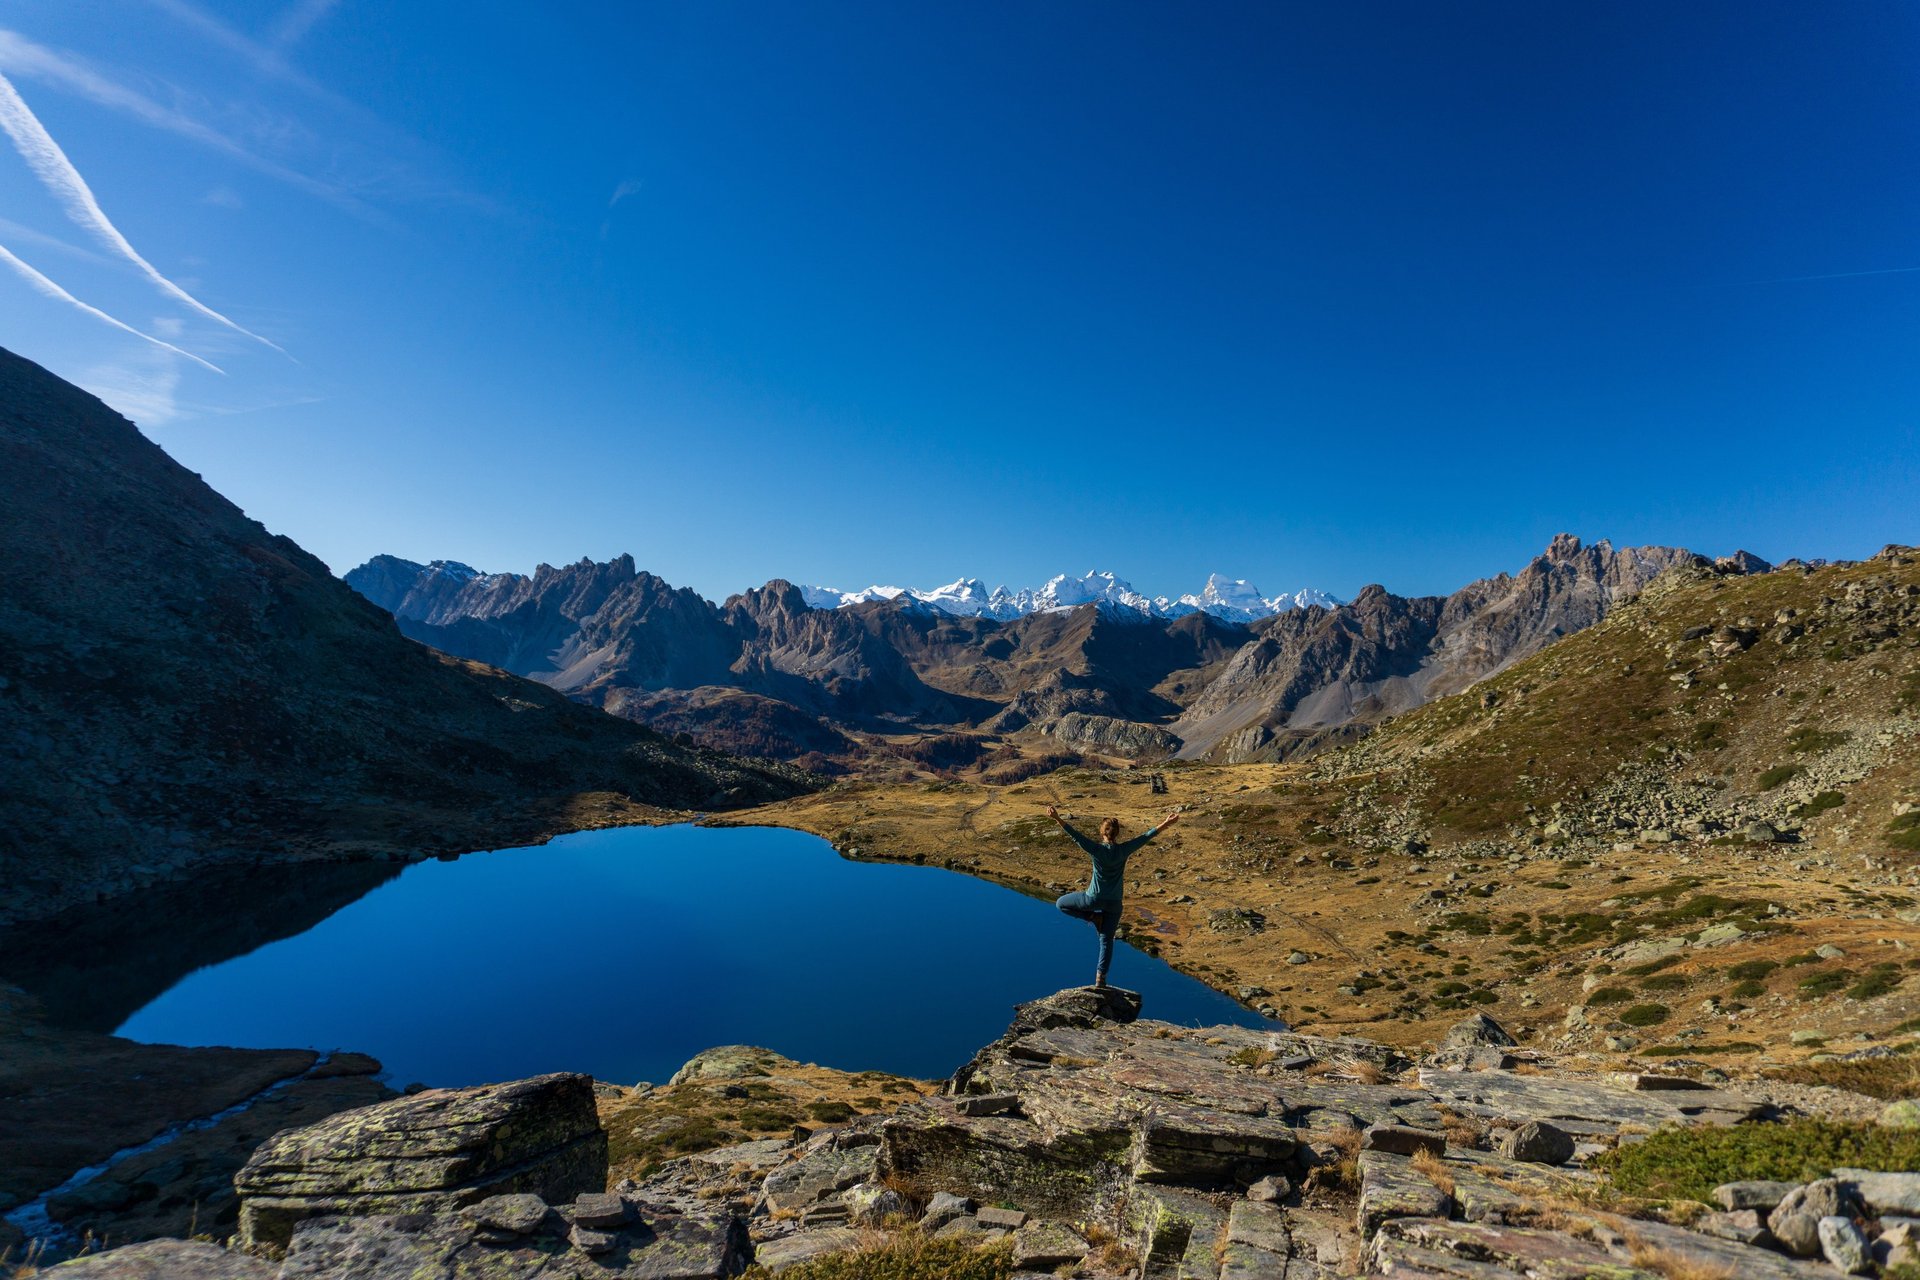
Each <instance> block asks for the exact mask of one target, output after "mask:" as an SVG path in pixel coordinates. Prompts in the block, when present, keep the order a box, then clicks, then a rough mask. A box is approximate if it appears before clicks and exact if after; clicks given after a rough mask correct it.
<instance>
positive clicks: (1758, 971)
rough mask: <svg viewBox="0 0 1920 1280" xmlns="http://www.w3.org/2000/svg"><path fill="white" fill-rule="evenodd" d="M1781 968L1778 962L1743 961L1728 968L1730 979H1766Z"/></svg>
mask: <svg viewBox="0 0 1920 1280" xmlns="http://www.w3.org/2000/svg"><path fill="white" fill-rule="evenodd" d="M1779 967H1780V962H1779V961H1778V960H1742V961H1741V962H1740V963H1739V964H1736V965H1730V966H1728V968H1727V976H1728V977H1729V978H1742V979H1744V978H1765V977H1768V976H1769V975H1771V974H1772V973H1773V971H1774V970H1775V969H1778V968H1779Z"/></svg>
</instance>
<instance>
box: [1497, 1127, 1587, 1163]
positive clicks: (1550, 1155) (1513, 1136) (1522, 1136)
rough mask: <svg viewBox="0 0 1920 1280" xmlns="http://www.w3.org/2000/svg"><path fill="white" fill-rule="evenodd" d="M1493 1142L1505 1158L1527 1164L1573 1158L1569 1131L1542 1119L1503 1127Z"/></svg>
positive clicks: (1563, 1161)
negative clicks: (1505, 1128) (1512, 1126)
mask: <svg viewBox="0 0 1920 1280" xmlns="http://www.w3.org/2000/svg"><path fill="white" fill-rule="evenodd" d="M1494 1146H1495V1148H1496V1149H1497V1150H1498V1151H1499V1152H1500V1154H1501V1155H1503V1156H1505V1157H1506V1158H1507V1159H1509V1160H1525V1161H1527V1162H1528V1163H1529V1164H1565V1163H1566V1162H1567V1161H1569V1160H1571V1159H1573V1135H1572V1134H1569V1133H1568V1132H1567V1131H1566V1130H1564V1129H1561V1128H1558V1127H1556V1126H1554V1125H1551V1124H1548V1123H1546V1122H1545V1121H1542V1120H1529V1121H1527V1122H1526V1123H1525V1124H1523V1125H1517V1126H1515V1127H1514V1128H1511V1129H1507V1130H1505V1131H1503V1132H1502V1133H1501V1134H1500V1136H1499V1137H1498V1138H1497V1139H1496V1140H1495V1142H1494Z"/></svg>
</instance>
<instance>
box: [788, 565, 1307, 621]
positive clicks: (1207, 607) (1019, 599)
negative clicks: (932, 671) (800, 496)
mask: <svg viewBox="0 0 1920 1280" xmlns="http://www.w3.org/2000/svg"><path fill="white" fill-rule="evenodd" d="M800 595H801V598H802V599H804V600H805V601H806V602H807V603H808V604H809V605H812V606H813V607H814V608H816V609H842V608H846V607H848V606H849V605H856V604H866V603H868V602H869V601H873V600H900V599H903V598H904V599H907V600H913V601H918V602H919V603H921V604H924V605H926V606H928V607H929V608H933V609H938V610H940V611H941V612H942V613H950V614H953V615H954V616H956V617H962V618H996V619H999V620H1000V621H1003V622H1004V621H1006V620H1008V619H1010V618H1020V617H1024V616H1026V615H1027V614H1029V613H1045V612H1048V611H1050V610H1055V609H1076V608H1078V607H1080V606H1081V605H1083V604H1095V605H1103V606H1106V607H1108V608H1111V609H1115V610H1122V611H1126V612H1131V613H1137V614H1139V615H1141V616H1142V617H1146V618H1181V617H1185V616H1186V615H1187V614H1190V613H1210V614H1212V615H1213V616H1214V617H1216V618H1224V619H1226V620H1227V621H1229V622H1252V621H1253V620H1254V619H1256V618H1270V617H1272V616H1273V615H1274V614H1276V613H1285V612H1286V611H1287V610H1289V609H1301V608H1305V607H1306V606H1307V605H1312V604H1317V605H1319V606H1321V607H1322V608H1332V607H1333V606H1334V605H1337V604H1340V603H1342V601H1341V600H1340V599H1339V598H1338V597H1336V596H1333V595H1330V594H1328V593H1327V592H1325V591H1320V590H1316V589H1314V588H1311V587H1310V588H1307V589H1305V590H1302V591H1296V592H1294V593H1293V594H1292V595H1278V596H1273V597H1271V598H1267V597H1263V596H1261V594H1260V592H1259V589H1258V588H1256V587H1255V586H1254V585H1253V584H1252V583H1251V582H1248V581H1247V580H1246V579H1244V578H1229V577H1227V576H1226V575H1225V574H1220V573H1216V574H1213V575H1212V576H1211V577H1209V578H1208V579H1207V584H1206V586H1204V587H1202V588H1201V589H1200V590H1199V591H1198V592H1195V593H1194V594H1192V595H1184V596H1180V597H1178V598H1169V597H1167V596H1158V597H1155V598H1153V599H1148V598H1147V597H1146V596H1145V595H1142V594H1141V593H1140V592H1138V591H1135V590H1134V589H1133V586H1132V584H1131V583H1129V582H1127V581H1126V580H1125V579H1124V578H1121V577H1118V576H1116V575H1115V574H1112V573H1108V572H1103V571H1101V570H1097V569H1091V570H1088V571H1087V572H1086V573H1085V574H1083V575H1081V576H1080V577H1078V578H1073V577H1069V576H1067V575H1066V574H1064V573H1063V574H1059V575H1057V576H1055V577H1052V578H1049V579H1047V581H1046V583H1045V584H1044V585H1042V586H1039V587H1031V588H1023V589H1021V590H1019V591H1009V590H1008V589H1007V588H1006V587H995V588H993V589H992V590H991V591H989V590H988V589H987V584H986V583H984V582H982V581H981V580H980V579H978V578H961V579H959V580H957V581H954V582H950V583H948V584H947V585H946V586H944V587H935V588H934V589H933V590H931V591H916V590H914V589H913V588H911V587H882V586H872V587H866V588H863V589H862V590H859V591H841V590H840V589H839V588H837V587H811V586H802V587H801V588H800Z"/></svg>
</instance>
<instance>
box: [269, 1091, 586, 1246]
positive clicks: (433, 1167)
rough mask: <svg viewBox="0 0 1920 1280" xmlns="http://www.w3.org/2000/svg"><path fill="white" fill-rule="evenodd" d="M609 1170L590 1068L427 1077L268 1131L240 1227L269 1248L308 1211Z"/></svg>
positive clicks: (392, 1203)
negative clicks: (367, 1103) (500, 1076)
mask: <svg viewBox="0 0 1920 1280" xmlns="http://www.w3.org/2000/svg"><path fill="white" fill-rule="evenodd" d="M606 1181H607V1135H606V1132H605V1131H604V1130H602V1129H601V1127H600V1120H599V1116H598V1115H597V1114H596V1112H595V1108H594V1095H593V1080H592V1078H591V1077H590V1076H584V1075H574V1074H556V1075H546V1076H535V1077H533V1078H532V1079H528V1080H516V1081H512V1082H510V1083H507V1084H494V1085H481V1086H478V1087H476V1088H471V1089H429V1090H427V1091H425V1092H422V1093H416V1094H412V1095H410V1096H407V1097H403V1098H395V1099H393V1100H392V1101H390V1102H382V1103H379V1104H377V1105H375V1106H371V1107H361V1108H359V1109H357V1110H353V1111H343V1112H340V1113H339V1114H337V1115H333V1116H330V1117H328V1118H327V1119H325V1120H322V1121H320V1122H319V1123H318V1124H312V1125H308V1126H306V1127H304V1128H299V1129H288V1130H284V1131H283V1132H281V1133H278V1134H275V1135H274V1136H273V1137H272V1138H270V1139H268V1140H267V1141H266V1142H264V1143H262V1144H261V1145H260V1146H259V1147H258V1148H257V1149H256V1150H255V1151H254V1153H253V1156H252V1158H250V1159H249V1160H248V1161H247V1163H246V1165H245V1167H244V1168H242V1169H241V1170H240V1172H239V1174H237V1175H236V1176H235V1178H234V1186H235V1189H236V1190H237V1191H238V1192H239V1195H240V1230H239V1235H238V1239H239V1242H240V1244H241V1245H242V1246H243V1247H245V1248H247V1249H250V1250H258V1251H263V1252H268V1253H272V1252H276V1251H278V1250H280V1249H283V1248H285V1247H286V1245H287V1244H288V1242H289V1241H290V1240H291V1239H292V1236H293V1231H294V1228H295V1227H296V1226H297V1225H298V1224H299V1223H301V1222H303V1221H305V1220H306V1219H308V1218H314V1217H322V1216H335V1215H348V1216H352V1215H363V1214H405V1213H417V1212H423V1211H435V1210H441V1209H451V1208H457V1207H460V1206H464V1205H472V1204H477V1203H479V1202H480V1201H482V1200H486V1199H488V1198H490V1197H493V1196H499V1195H508V1194H514V1193H520V1192H525V1193H528V1194H531V1195H535V1196H539V1197H540V1198H541V1199H543V1200H545V1201H546V1202H548V1203H549V1204H561V1203H565V1202H567V1201H569V1200H572V1199H573V1198H574V1197H575V1196H576V1195H579V1194H581V1193H582V1192H589V1191H599V1190H600V1189H601V1188H602V1187H604V1186H606Z"/></svg>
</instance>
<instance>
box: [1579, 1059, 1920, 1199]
mask: <svg viewBox="0 0 1920 1280" xmlns="http://www.w3.org/2000/svg"><path fill="white" fill-rule="evenodd" d="M1828 1065H1831V1064H1828ZM1594 1163H1595V1164H1596V1166H1598V1167H1599V1168H1601V1169H1603V1170H1604V1171H1605V1172H1606V1173H1607V1174H1608V1176H1609V1177H1611V1178H1612V1180H1613V1184H1614V1186H1615V1187H1616V1188H1617V1189H1618V1190H1620V1191H1622V1192H1625V1193H1626V1194H1628V1195H1632V1196H1647V1197H1680V1198H1684V1199H1688V1200H1699V1201H1702V1202H1705V1201H1706V1200H1707V1199H1708V1198H1709V1197H1710V1196H1711V1195H1712V1193H1713V1189H1714V1188H1715V1187H1717V1186H1719V1185H1720V1184H1721V1183H1723V1182H1740V1181H1743V1180H1747V1179H1759V1180H1764V1181H1772V1182H1810V1181H1812V1180H1813V1179H1815V1178H1824V1177H1826V1176H1827V1174H1828V1172H1829V1171H1830V1170H1833V1169H1837V1168H1842V1167H1846V1168H1854V1169H1883V1170H1886V1171H1888V1172H1900V1171H1904V1170H1908V1169H1915V1168H1920V1132H1916V1131H1913V1130H1901V1129H1882V1128H1880V1127H1879V1126H1878V1125H1873V1124H1843V1123H1836V1122H1832V1121H1826V1120H1795V1121H1792V1122H1791V1123H1786V1124H1742V1125H1732V1126H1729V1127H1726V1128H1675V1129H1661V1130H1659V1131H1658V1132H1656V1133H1653V1134H1650V1135H1648V1137H1647V1139H1646V1141H1644V1142H1637V1143H1634V1144H1632V1145H1630V1146H1624V1147H1621V1148H1619V1149H1618V1150H1616V1151H1612V1152H1609V1153H1607V1154H1606V1155H1603V1156H1600V1157H1599V1158H1597V1159H1596V1160H1595V1162H1594Z"/></svg>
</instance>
